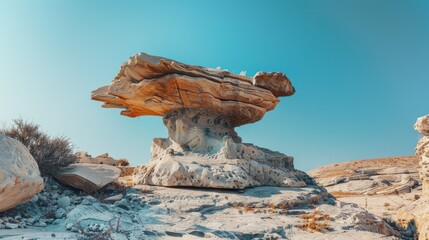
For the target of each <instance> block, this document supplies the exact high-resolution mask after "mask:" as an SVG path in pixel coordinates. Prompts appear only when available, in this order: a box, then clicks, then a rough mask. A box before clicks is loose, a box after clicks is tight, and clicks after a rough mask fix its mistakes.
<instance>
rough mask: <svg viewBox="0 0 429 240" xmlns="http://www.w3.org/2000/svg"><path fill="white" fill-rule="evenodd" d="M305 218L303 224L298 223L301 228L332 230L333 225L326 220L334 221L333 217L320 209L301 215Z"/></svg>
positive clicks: (322, 230)
mask: <svg viewBox="0 0 429 240" xmlns="http://www.w3.org/2000/svg"><path fill="white" fill-rule="evenodd" d="M300 218H301V219H302V220H304V223H303V224H300V225H297V226H296V227H298V228H299V229H301V230H310V231H312V230H314V231H318V232H322V233H324V232H326V231H332V228H331V226H330V225H329V224H328V223H326V222H325V221H333V218H332V217H331V216H329V215H328V214H324V213H322V212H320V211H318V210H315V211H314V213H312V214H310V213H308V214H303V215H301V216H300Z"/></svg>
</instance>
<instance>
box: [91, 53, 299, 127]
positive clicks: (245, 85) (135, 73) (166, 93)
mask: <svg viewBox="0 0 429 240" xmlns="http://www.w3.org/2000/svg"><path fill="white" fill-rule="evenodd" d="M294 92H295V90H294V88H293V86H292V84H291V83H290V81H289V80H288V79H287V78H286V76H285V75H284V74H282V73H262V72H260V73H257V74H256V75H255V77H254V79H253V84H252V79H251V78H249V77H245V76H239V75H235V74H232V73H229V72H227V71H221V70H217V69H210V68H203V67H198V66H192V65H187V64H183V63H179V62H176V61H173V60H169V59H165V58H160V57H155V56H150V55H147V54H145V53H140V54H138V55H135V56H133V57H131V58H130V59H129V60H128V61H127V62H126V63H124V64H123V65H122V66H121V70H120V72H119V74H118V75H117V76H116V77H115V79H114V80H113V82H112V84H110V85H109V86H104V87H101V88H99V89H97V90H95V91H93V92H92V99H94V100H97V101H102V102H104V103H105V104H104V105H103V106H104V107H113V108H125V110H124V111H122V112H121V114H122V115H125V116H129V117H137V116H144V115H153V116H166V115H167V114H169V113H170V112H172V111H175V110H179V109H182V108H192V109H199V108H206V109H210V110H211V111H212V112H218V113H219V114H221V115H223V116H226V117H228V118H230V119H229V121H230V123H231V124H232V126H240V125H243V124H246V123H252V122H256V121H258V120H260V119H261V118H262V117H263V116H264V114H265V112H267V111H269V110H272V109H274V107H275V106H276V105H277V103H278V102H279V100H278V99H277V97H276V96H289V95H292V94H293V93H294Z"/></svg>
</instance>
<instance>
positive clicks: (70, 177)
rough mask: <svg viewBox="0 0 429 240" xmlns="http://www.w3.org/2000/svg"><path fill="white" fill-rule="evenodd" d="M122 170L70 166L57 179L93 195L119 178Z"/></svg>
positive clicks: (104, 166) (107, 166)
mask: <svg viewBox="0 0 429 240" xmlns="http://www.w3.org/2000/svg"><path fill="white" fill-rule="evenodd" d="M120 174H121V170H120V169H118V168H116V167H113V166H109V165H103V164H92V163H75V164H70V165H69V166H67V167H66V168H64V169H63V170H62V171H61V172H60V173H58V174H57V175H56V176H55V178H56V179H58V181H60V182H61V183H63V184H66V185H69V186H72V187H74V188H78V189H81V190H83V191H84V192H87V193H92V192H95V191H97V190H99V189H100V188H102V187H104V186H106V185H107V184H109V183H111V182H114V181H115V180H116V179H118V178H119V175H120Z"/></svg>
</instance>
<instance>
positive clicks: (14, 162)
mask: <svg viewBox="0 0 429 240" xmlns="http://www.w3.org/2000/svg"><path fill="white" fill-rule="evenodd" d="M43 187H44V184H43V179H42V178H41V177H40V172H39V168H38V166H37V163H36V161H35V160H34V158H33V156H31V154H30V152H29V151H28V149H27V148H26V147H25V146H24V145H23V144H22V143H20V142H19V141H17V140H15V139H12V138H10V137H7V136H6V135H3V134H0V212H3V211H6V210H8V209H11V208H13V207H15V206H17V205H18V204H21V203H24V202H27V201H29V200H31V199H32V198H33V196H34V195H36V194H37V193H38V192H40V191H41V190H42V189H43Z"/></svg>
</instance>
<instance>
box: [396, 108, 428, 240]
mask: <svg viewBox="0 0 429 240" xmlns="http://www.w3.org/2000/svg"><path fill="white" fill-rule="evenodd" d="M414 128H415V129H416V130H417V131H418V132H420V133H421V134H423V137H422V138H421V139H420V140H419V141H418V143H417V146H416V155H417V156H418V157H419V158H420V164H419V165H420V169H419V173H420V180H421V182H422V196H421V197H420V199H419V200H417V201H415V202H413V203H412V204H409V205H407V206H405V207H404V208H403V209H401V210H400V211H398V214H397V216H398V218H399V219H401V220H402V224H403V225H406V224H409V222H410V221H411V220H413V221H415V223H416V225H417V231H418V234H419V238H418V239H429V207H428V206H429V115H426V116H423V117H420V118H418V119H417V121H416V123H415V124H414Z"/></svg>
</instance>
